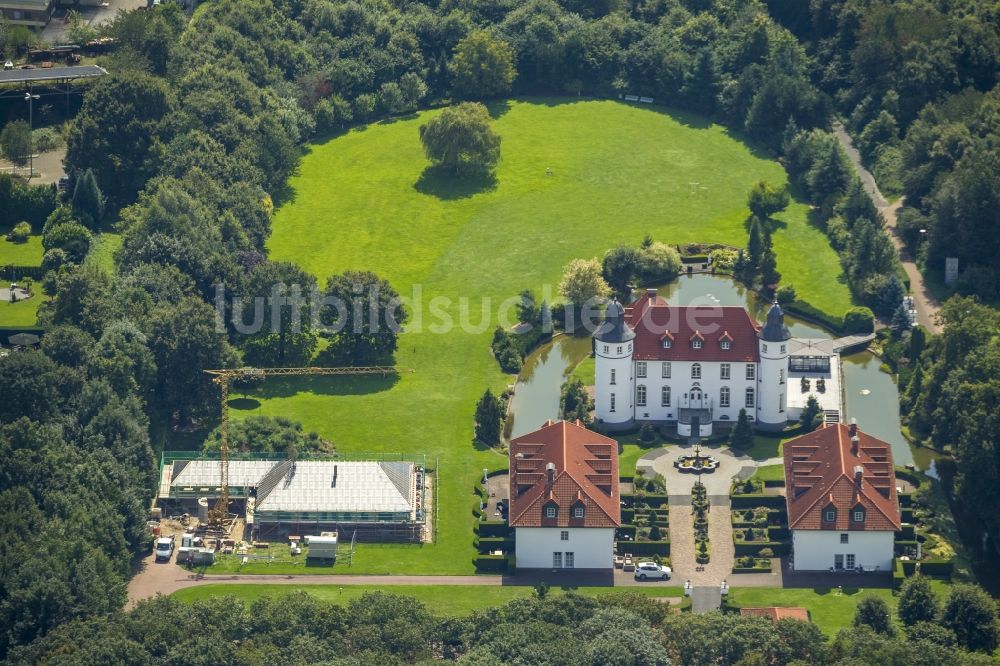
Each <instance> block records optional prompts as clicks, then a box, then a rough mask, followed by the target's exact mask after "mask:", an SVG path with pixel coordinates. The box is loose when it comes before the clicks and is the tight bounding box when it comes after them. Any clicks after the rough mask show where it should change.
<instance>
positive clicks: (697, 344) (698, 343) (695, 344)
mask: <svg viewBox="0 0 1000 666" xmlns="http://www.w3.org/2000/svg"><path fill="white" fill-rule="evenodd" d="M691 346H692V347H694V348H695V349H701V340H692V341H691Z"/></svg>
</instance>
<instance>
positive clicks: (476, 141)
mask: <svg viewBox="0 0 1000 666" xmlns="http://www.w3.org/2000/svg"><path fill="white" fill-rule="evenodd" d="M420 141H421V142H422V143H423V145H424V153H426V154H427V159H429V160H430V161H431V162H433V163H434V164H435V165H436V166H439V167H442V168H444V169H446V170H448V171H450V172H451V173H453V174H454V175H456V176H468V175H471V174H484V173H490V172H492V171H493V169H494V168H496V165H497V163H498V162H499V161H500V137H499V136H497V134H496V133H495V132H494V131H493V129H492V128H491V127H490V114H489V112H488V111H487V110H486V107H485V106H483V105H482V104H478V103H472V102H465V103H462V104H459V105H457V106H450V107H448V108H447V109H445V110H444V111H442V112H441V113H440V114H439V115H437V116H435V117H434V118H431V119H430V120H429V121H427V122H426V123H425V124H423V125H421V126H420Z"/></svg>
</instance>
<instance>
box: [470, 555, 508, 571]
mask: <svg viewBox="0 0 1000 666" xmlns="http://www.w3.org/2000/svg"><path fill="white" fill-rule="evenodd" d="M473 563H474V564H475V565H476V571H478V572H485V571H506V570H507V556H506V555H480V556H479V557H477V558H476V559H475V560H473Z"/></svg>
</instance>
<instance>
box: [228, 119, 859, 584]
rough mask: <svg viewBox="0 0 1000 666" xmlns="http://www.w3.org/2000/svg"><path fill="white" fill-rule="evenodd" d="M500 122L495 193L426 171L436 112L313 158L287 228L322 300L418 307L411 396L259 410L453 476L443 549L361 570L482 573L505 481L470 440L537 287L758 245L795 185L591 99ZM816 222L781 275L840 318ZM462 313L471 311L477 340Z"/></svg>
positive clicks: (787, 223)
mask: <svg viewBox="0 0 1000 666" xmlns="http://www.w3.org/2000/svg"><path fill="white" fill-rule="evenodd" d="M494 111H495V113H496V115H497V120H496V122H495V129H496V131H497V132H498V133H499V134H500V136H501V137H502V140H503V143H502V147H501V153H502V161H501V164H500V167H499V169H498V171H497V180H496V183H494V184H492V185H490V184H486V185H484V186H483V187H481V188H480V189H475V188H469V189H463V188H461V187H456V186H455V185H454V184H453V183H450V182H448V181H447V180H441V179H438V178H434V177H428V176H427V175H426V174H424V169H425V168H426V166H427V163H426V160H425V159H424V156H423V153H422V150H421V147H420V141H419V137H418V127H419V125H420V124H421V123H422V122H424V121H426V119H427V118H428V117H430V116H431V115H433V114H434V113H436V112H428V113H423V114H420V116H419V117H418V118H411V119H405V120H397V121H394V122H389V123H382V124H376V125H373V126H371V127H368V128H366V129H361V130H355V131H352V132H350V133H348V134H346V135H344V136H341V137H338V138H336V139H333V140H331V141H329V142H328V143H326V144H323V145H318V146H314V147H312V149H311V151H310V154H309V155H308V156H306V157H305V158H304V160H303V162H302V165H301V168H300V169H299V171H298V173H297V174H296V175H295V176H294V177H293V178H292V179H291V181H290V183H289V185H290V188H291V192H292V194H291V197H290V199H289V201H287V202H286V203H284V205H282V206H281V207H280V209H279V210H278V212H277V214H276V216H275V221H274V232H273V235H272V238H271V241H270V244H269V250H270V256H271V258H272V259H275V260H284V261H294V262H296V263H298V264H300V265H301V266H302V267H303V268H305V269H306V270H308V271H309V272H311V273H313V274H314V275H316V277H317V278H318V279H319V281H320V284H321V286H322V284H323V283H324V282H325V280H326V278H327V277H328V276H329V275H331V274H334V273H338V272H340V271H343V270H345V269H363V270H373V271H375V272H376V273H378V274H379V275H381V276H383V277H385V278H388V279H389V280H390V281H391V282H392V284H393V285H394V286H395V287H396V289H397V290H398V291H399V292H400V293H401V294H402V295H404V297H410V296H412V295H416V299H417V300H418V301H419V302H420V307H419V308H412V310H414V315H415V317H414V318H413V319H412V320H411V323H410V325H409V327H408V328H409V330H408V332H407V333H405V334H404V335H402V336H401V337H400V341H399V345H400V348H399V352H398V354H397V363H398V365H399V366H400V367H401V368H404V369H412V370H413V372H412V373H411V372H408V371H404V372H403V374H402V376H401V377H400V379H399V380H398V382H395V383H392V382H386V381H385V380H381V379H377V378H292V379H289V380H287V381H276V380H268V382H267V383H266V385H265V387H264V389H263V390H262V391H261V393H260V396H258V397H259V398H260V406H259V407H255V408H254V411H255V412H259V413H263V414H271V415H281V416H286V417H289V418H292V419H296V420H299V421H301V422H302V423H303V425H304V426H305V428H307V429H311V430H316V431H318V432H320V433H321V434H323V435H324V436H326V437H329V438H331V439H332V440H333V441H334V442H335V443H336V445H337V447H338V449H339V450H340V451H342V452H364V451H370V452H399V451H402V452H420V453H425V454H427V456H428V459H429V460H428V461H429V463H430V464H432V465H433V464H434V462H435V461H436V460H437V461H439V463H440V464H439V467H438V473H439V483H440V494H439V501H440V512H439V516H440V522H439V526H438V531H437V542H436V543H435V544H434V545H425V546H396V545H361V546H359V548H358V552H357V553H356V556H355V559H354V565H353V566H352V567H351V571H350V572H351V573H390V572H391V573H469V572H471V571H472V559H473V557H474V555H475V551H474V548H473V546H472V538H473V535H472V526H473V520H474V519H473V515H472V507H473V502H474V496H473V494H472V487H473V483H474V482H475V479H476V478H477V476H478V475H479V474H481V472H482V469H483V468H484V467H485V468H498V467H506V460H505V458H503V457H501V456H499V455H497V454H495V453H493V452H489V451H482V450H478V449H477V448H476V447H475V446H473V444H472V441H471V440H472V432H473V422H472V414H473V411H474V405H475V402H476V400H477V399H478V398H479V396H480V395H481V394H482V392H483V391H484V390H485V389H486V388H487V387H492V388H494V389H497V390H500V389H502V388H503V387H504V386H505V385H506V384H508V383H512V381H513V380H512V378H510V377H508V376H504V375H503V374H501V373H500V371H499V369H498V367H497V365H496V362H495V361H494V360H493V358H492V356H491V354H490V349H489V345H490V336H491V331H492V330H493V328H494V326H496V323H497V317H496V313H497V311H498V308H499V306H500V303H501V302H502V301H503V300H504V299H508V298H511V297H514V296H516V294H517V293H518V292H520V291H521V290H522V289H525V288H531V289H533V290H535V291H536V293H539V294H541V295H546V294H543V286H544V285H549V286H550V290H551V291H550V293H548V294H547V295H546V296H547V297H548V298H549V300H550V302H551V300H552V298H553V297H555V286H556V285H557V284H558V281H559V277H560V274H561V271H562V268H563V266H565V264H566V263H568V262H569V261H570V260H571V259H573V258H576V257H593V256H600V255H601V254H603V253H604V252H605V251H606V250H607V249H609V248H611V247H613V246H615V245H618V244H630V245H638V244H639V242H640V241H641V240H642V238H643V236H644V235H645V234H646V233H649V234H652V236H653V237H654V238H655V239H657V240H662V241H664V242H668V243H684V242H695V241H699V242H723V243H729V244H733V245H744V244H745V241H746V232H745V229H744V222H745V220H746V218H747V216H748V214H749V211H748V210H747V208H746V193H747V191H748V190H749V189H750V187H751V185H753V183H754V182H756V181H757V180H760V179H765V180H768V181H770V182H772V183H783V182H785V179H786V176H785V173H784V171H783V170H782V168H781V167H780V165H778V164H777V163H775V162H772V161H768V160H765V159H762V158H761V157H758V156H756V155H755V154H754V152H753V151H752V150H751V149H750V148H749V147H748V146H747V145H745V144H743V143H741V142H740V141H738V140H736V139H734V138H733V137H731V136H729V134H728V133H727V132H726V130H725V129H723V128H721V127H718V126H714V125H705V124H704V123H703V122H702V121H701V120H699V119H698V118H694V117H690V116H686V115H681V114H678V115H670V114H668V113H665V112H663V111H661V110H656V109H652V108H648V107H646V108H634V107H630V106H626V105H623V104H619V103H616V102H611V101H577V100H573V101H563V100H555V101H550V100H534V101H516V102H510V103H506V104H503V105H499V106H498V107H497V108H496V109H494ZM549 168H551V169H552V173H553V175H552V176H547V175H546V169H549ZM806 216H807V207H806V206H805V205H803V204H801V203H793V205H792V206H791V207H790V208H789V209H788V210H787V211H786V212H785V213H783V214H782V215H781V216H780V222H781V226H780V227H779V229H778V231H777V232H776V234H775V238H774V242H775V248H776V250H777V253H778V261H779V269H780V270H781V272H782V273H783V274H784V275H785V276H786V279H787V281H788V282H791V283H793V284H794V285H795V286H796V288H797V290H798V293H799V297H800V298H801V299H803V300H807V301H810V302H812V303H813V304H814V305H816V306H817V307H820V308H821V309H823V310H825V311H827V312H830V313H832V314H834V315H835V316H840V315H842V314H843V312H844V311H845V310H846V309H847V308H848V307H849V305H850V296H849V293H848V291H847V288H846V287H845V286H844V285H843V284H842V283H840V282H838V281H837V276H838V275H840V267H839V264H838V261H837V257H836V255H835V254H834V252H833V250H832V249H830V247H829V245H828V243H827V240H826V238H825V236H824V235H823V233H822V232H821V231H820V230H819V229H816V228H814V227H812V226H810V225H809V224H808V223H807V222H806ZM440 297H445V298H447V299H449V300H448V302H447V303H441V302H439V303H438V304H437V306H436V307H437V311H439V312H441V313H445V314H446V315H447V316H449V317H450V318H451V320H452V321H453V323H454V326H452V327H451V328H450V329H448V327H447V326H444V327H442V328H445V329H448V330H446V331H441V330H440V328H432V327H431V325H432V324H440V317H439V316H437V314H436V311H435V310H434V309H433V308H434V307H435V306H434V304H433V303H432V302H431V299H434V298H440ZM460 299H466V302H467V303H468V304H469V305H468V308H467V310H468V314H467V316H465V324H466V326H464V327H463V326H460V325H459V324H460V322H461V321H462V317H461V315H460V307H459V305H460ZM484 299H489V304H488V305H486V304H485V300H484ZM484 308H485V310H486V312H487V314H486V315H485V317H484V314H483V310H484ZM509 315H510V317H511V318H513V311H512V309H511V310H510V311H509ZM463 328H466V329H470V328H471V329H474V330H475V331H478V332H467V331H463V330H462V329H463ZM250 404H251V405H252V404H254V403H250ZM240 413H241V412H240V410H234V412H233V414H234V416H238V415H239V414H240ZM242 413H251V412H248V411H244V412H242ZM335 569H341V568H340V567H339V566H338V567H335Z"/></svg>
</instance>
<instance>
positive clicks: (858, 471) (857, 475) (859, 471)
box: [854, 465, 865, 488]
mask: <svg viewBox="0 0 1000 666" xmlns="http://www.w3.org/2000/svg"><path fill="white" fill-rule="evenodd" d="M864 473H865V468H864V467H862V466H861V465H855V466H854V484H855V485H856V486H857V487H858V488H860V487H861V476H862V475H863V474H864Z"/></svg>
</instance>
